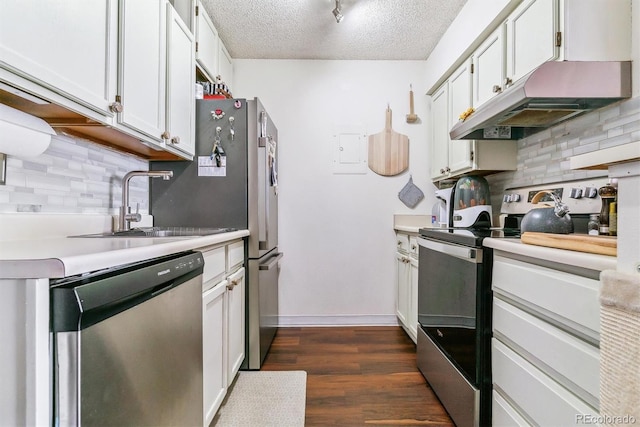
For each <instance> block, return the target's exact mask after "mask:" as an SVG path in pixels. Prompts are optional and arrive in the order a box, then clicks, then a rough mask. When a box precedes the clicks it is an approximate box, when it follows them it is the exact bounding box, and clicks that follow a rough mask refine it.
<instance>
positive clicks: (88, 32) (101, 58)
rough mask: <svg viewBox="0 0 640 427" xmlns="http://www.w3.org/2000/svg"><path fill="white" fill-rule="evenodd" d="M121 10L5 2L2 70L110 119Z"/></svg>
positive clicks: (0, 15) (110, 5)
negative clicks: (119, 13)
mask: <svg viewBox="0 0 640 427" xmlns="http://www.w3.org/2000/svg"><path fill="white" fill-rule="evenodd" d="M117 10H118V3H117V0H92V1H90V2H88V1H85V0H66V1H60V0H41V1H37V2H36V1H22V0H2V4H1V6H0V68H3V69H5V70H8V71H10V72H12V73H13V75H10V76H9V77H10V78H13V77H15V78H16V79H17V78H23V79H26V80H28V81H31V82H34V83H36V84H38V85H41V86H43V87H46V88H48V89H50V90H53V91H54V92H55V93H58V94H61V95H63V96H65V97H66V98H68V99H69V100H70V101H72V102H75V103H77V104H80V105H82V106H84V107H86V108H89V109H90V110H92V111H94V112H98V113H100V115H102V116H108V117H112V116H113V114H112V113H111V112H110V111H109V104H110V103H111V102H112V100H113V94H115V91H116V83H115V82H116V80H115V78H116V65H117V63H116V61H117V35H118V34H117V32H118V21H117V18H118V14H117ZM142 18H143V19H144V16H143V17H142ZM11 80H12V79H8V81H9V82H10V83H12V81H11Z"/></svg>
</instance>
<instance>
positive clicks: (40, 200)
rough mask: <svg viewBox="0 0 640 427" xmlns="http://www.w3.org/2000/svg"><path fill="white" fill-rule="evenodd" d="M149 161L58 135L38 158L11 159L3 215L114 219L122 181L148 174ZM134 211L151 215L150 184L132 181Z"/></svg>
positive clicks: (0, 199)
mask: <svg viewBox="0 0 640 427" xmlns="http://www.w3.org/2000/svg"><path fill="white" fill-rule="evenodd" d="M148 167H149V164H148V162H147V161H146V160H144V159H141V158H139V157H136V156H133V155H126V154H123V153H120V152H117V151H114V150H111V149H109V148H106V147H103V146H101V145H97V144H94V143H92V142H89V141H85V140H82V139H78V138H72V137H69V136H64V135H56V136H54V137H53V138H52V140H51V145H50V146H49V148H48V149H47V150H46V151H45V152H44V153H43V154H42V155H40V156H37V157H34V158H17V157H13V156H8V157H7V182H6V185H0V213H13V212H50V213H97V214H115V213H117V210H118V208H119V207H120V203H121V202H120V200H121V197H122V191H121V188H122V184H121V182H122V177H123V176H124V175H125V174H126V173H127V172H129V171H131V170H147V169H148ZM130 185H131V192H130V196H131V197H130V200H131V204H132V206H133V207H134V209H135V206H136V203H140V211H141V212H148V210H149V202H148V199H149V196H148V194H149V184H148V180H146V179H142V178H140V179H132V180H131V183H130Z"/></svg>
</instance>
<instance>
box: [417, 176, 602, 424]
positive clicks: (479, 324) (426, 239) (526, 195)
mask: <svg viewBox="0 0 640 427" xmlns="http://www.w3.org/2000/svg"><path fill="white" fill-rule="evenodd" d="M607 182H608V179H607V178H596V179H590V180H583V181H573V182H562V183H553V184H544V185H537V186H531V187H519V188H510V189H507V190H506V191H505V193H504V195H503V197H502V205H501V209H500V224H501V227H498V228H453V227H449V228H440V229H433V228H423V229H420V238H419V239H418V244H419V261H420V263H419V272H418V344H417V362H418V368H419V369H420V371H421V372H422V374H423V375H424V377H425V378H426V379H427V381H428V382H429V384H430V386H431V387H432V389H433V390H434V392H435V393H436V395H437V396H438V398H439V399H440V401H441V402H442V404H443V405H444V407H445V409H446V410H447V412H448V413H449V415H450V416H451V418H452V419H453V421H454V422H455V423H456V425H457V426H459V427H460V426H485V425H491V387H492V384H491V349H490V341H491V316H492V313H491V306H492V292H491V270H492V264H493V252H492V249H491V248H486V247H483V245H482V242H483V240H484V239H485V238H486V237H492V238H519V237H520V222H521V220H522V218H523V217H524V215H525V214H526V213H527V212H528V211H529V210H530V209H532V208H533V207H534V205H533V204H532V203H531V200H532V198H533V196H535V194H537V193H538V192H539V191H543V190H547V191H551V192H553V193H554V194H555V195H556V196H558V197H559V198H561V199H562V200H563V202H564V203H566V204H567V206H568V207H569V212H570V215H572V221H574V224H575V232H582V233H586V230H587V228H586V227H587V222H588V219H589V214H592V213H597V212H599V210H600V205H601V200H600V197H599V196H598V195H597V189H598V188H600V187H601V186H603V185H605V184H606V183H607ZM459 198H460V197H456V196H455V191H454V194H453V195H451V199H450V201H451V203H452V204H453V205H454V206H458V205H459V203H458V202H457V201H458V199H459ZM449 225H453V222H449Z"/></svg>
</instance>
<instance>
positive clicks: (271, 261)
mask: <svg viewBox="0 0 640 427" xmlns="http://www.w3.org/2000/svg"><path fill="white" fill-rule="evenodd" d="M283 256H284V252H278V253H277V254H275V255H274V256H272V257H270V258H269V260H268V262H266V263H264V264H260V265H259V266H258V270H271V269H272V268H273V267H274V266H276V265H278V261H280V259H282V257H283Z"/></svg>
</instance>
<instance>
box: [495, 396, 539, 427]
mask: <svg viewBox="0 0 640 427" xmlns="http://www.w3.org/2000/svg"><path fill="white" fill-rule="evenodd" d="M491 425H492V426H494V427H501V426H505V427H506V426H509V427H511V426H519V427H529V426H530V425H531V424H529V423H528V422H527V421H526V420H525V419H524V418H522V416H520V414H519V413H518V411H516V410H515V409H514V408H513V406H511V405H509V402H507V401H506V400H504V398H503V397H502V396H500V393H497V392H496V391H495V390H494V391H493V398H492V400H491Z"/></svg>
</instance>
